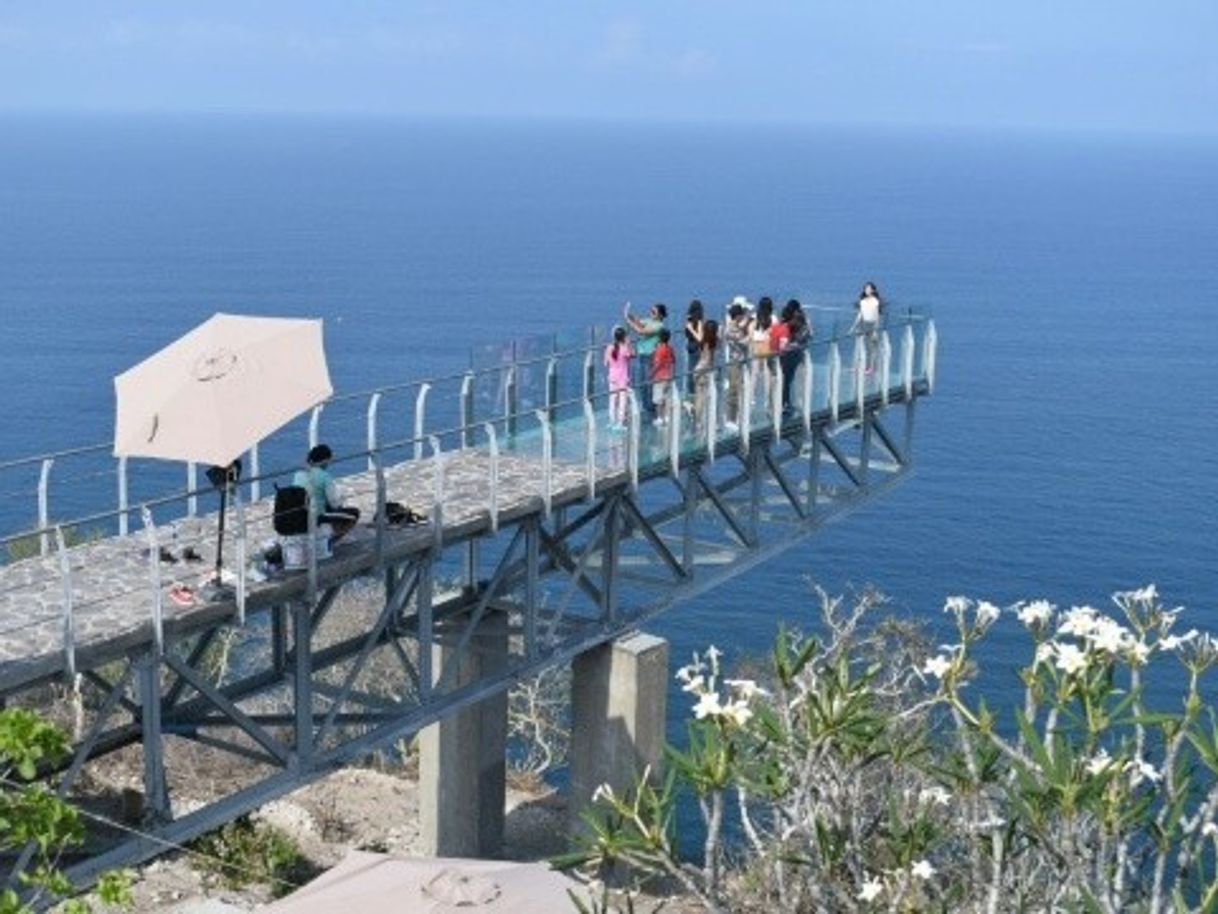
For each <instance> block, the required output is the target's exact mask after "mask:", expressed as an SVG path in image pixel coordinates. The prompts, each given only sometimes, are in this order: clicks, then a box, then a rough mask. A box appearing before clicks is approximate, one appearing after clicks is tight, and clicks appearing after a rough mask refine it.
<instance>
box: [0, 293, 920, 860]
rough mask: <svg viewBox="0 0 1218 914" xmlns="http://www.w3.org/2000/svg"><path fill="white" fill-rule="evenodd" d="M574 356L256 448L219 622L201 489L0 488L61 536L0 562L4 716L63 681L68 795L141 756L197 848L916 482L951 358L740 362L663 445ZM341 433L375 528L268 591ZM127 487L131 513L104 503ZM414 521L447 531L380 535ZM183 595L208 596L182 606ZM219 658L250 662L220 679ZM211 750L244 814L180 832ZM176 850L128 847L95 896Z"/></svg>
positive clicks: (871, 352) (0, 471)
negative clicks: (413, 513) (473, 660)
mask: <svg viewBox="0 0 1218 914" xmlns="http://www.w3.org/2000/svg"><path fill="white" fill-rule="evenodd" d="M563 345H564V344H563V343H562V342H561V341H557V340H550V341H548V343H545V342H543V343H541V344H538V343H537V342H536V341H533V342H531V343H529V344H520V343H517V344H510V345H507V346H504V347H502V348H498V349H497V351H496V352H495V353H494V356H495V358H494V359H493V360H492V359H490V358H488V357H487V355H486V353H483V354H482V355H481V356H480V357H478V358H475V359H474V360H473V364H472V366H471V368H470V369H469V370H467V371H463V372H459V373H455V374H453V375H450V376H446V377H442V378H432V379H428V380H424V381H416V382H411V383H410V384H405V385H399V386H395V387H388V388H380V389H378V390H374V391H368V392H364V393H360V394H353V395H348V396H341V397H336V398H334V399H333V400H331V401H330V402H328V403H327V404H324V406H323V407H319V408H318V409H317V410H315V411H314V412H313V414H312V415H310V416H308V417H305V418H304V419H302V420H301V421H300V422H299V423H296V424H294V425H292V426H289V427H288V428H286V429H285V430H283V431H282V432H281V433H279V434H277V435H276V436H274V437H273V438H272V439H270V440H267V441H264V442H262V443H260V445H259V447H258V448H257V449H255V450H254V451H253V452H251V453H250V454H249V455H247V457H246V461H245V465H246V466H247V467H248V468H249V472H248V474H247V476H246V477H245V478H244V479H243V480H242V482H241V483H240V485H239V486H238V487H237V491H236V492H235V493H234V495H235V496H236V497H235V498H234V503H233V505H232V507H231V509H230V515H229V518H228V530H229V533H230V536H231V539H230V540H229V541H228V544H227V545H226V548H225V555H226V556H228V558H229V561H228V562H227V567H228V568H229V569H230V571H231V576H232V584H233V587H234V597H233V598H232V599H227V600H216V601H213V602H208V601H207V600H206V599H204V589H203V587H202V586H201V585H202V584H203V583H204V582H205V580H206V579H207V578H208V577H209V576H210V568H211V565H212V563H213V561H214V557H215V552H214V550H215V543H216V526H217V524H216V522H217V518H216V515H215V514H214V513H208V512H207V511H206V506H207V504H208V503H209V501H210V500H211V499H213V498H214V493H213V492H212V491H211V490H202V489H199V488H197V487H196V485H195V480H196V479H197V475H198V474H197V469H196V468H195V467H191V466H187V467H184V468H183V467H173V466H165V465H158V464H154V463H152V462H145V461H131V462H130V463H128V462H127V461H123V460H119V461H115V460H113V459H112V458H110V457H108V448H106V447H104V446H99V447H97V448H82V449H77V450H74V451H70V452H60V453H58V454H48V455H40V456H38V457H35V458H29V459H25V460H18V461H10V462H8V463H4V464H0V491H6V492H13V491H16V493H17V494H18V496H19V499H20V505H24V506H25V507H20V508H19V509H18V510H14V509H13V506H12V504H11V503H8V502H6V503H5V504H6V506H7V508H8V513H7V514H5V513H3V512H2V511H0V519H11V518H13V517H15V516H16V517H19V516H20V513H19V512H20V511H25V510H29V508H31V507H32V508H34V509H35V510H36V513H37V516H38V521H37V522H36V523H35V524H34V525H33V526H29V527H26V528H24V529H18V530H17V531H16V532H14V533H12V534H10V535H8V536H7V537H5V538H4V539H3V540H0V543H3V544H4V545H6V546H7V547H8V552H9V557H10V560H9V561H8V562H7V563H6V564H4V565H3V566H0V694H2V695H3V696H4V697H5V699H6V700H7V701H8V702H10V703H15V704H20V703H31V704H38V703H40V702H42V701H43V700H44V698H45V695H46V688H45V687H46V686H47V684H49V683H53V682H56V681H60V682H63V681H66V682H67V684H68V685H69V686H70V689H71V693H72V694H73V695H74V696H75V698H74V699H73V701H74V702H76V708H77V711H76V712H75V716H76V717H77V719H78V721H79V725H78V726H77V728H76V730H77V733H76V735H77V738H78V743H77V746H76V752H75V755H74V756H73V758H72V759H71V760H69V761H68V762H65V764H64V765H63V766H60V767H58V768H55V769H52V768H48V770H47V771H46V772H45V774H46V776H47V777H48V778H57V784H58V785H59V789H60V790H61V792H63V793H65V794H70V793H71V792H72V791H73V790H75V789H76V787H77V785H78V782H79V775H80V774H81V772H82V771H83V770H84V769H85V767H86V766H87V765H88V764H89V763H90V761H92V760H93V759H95V758H97V757H99V756H102V755H105V754H108V753H110V752H113V751H116V750H119V749H122V748H124V747H127V746H138V747H139V748H140V751H141V755H142V760H143V771H144V811H145V818H146V822H147V825H148V827H149V828H151V829H152V832H153V833H154V834H155V835H156V836H158V838H159V839H161V840H169V841H180V840H183V839H185V838H189V837H191V836H193V835H196V834H199V833H201V832H202V831H205V830H207V829H209V828H212V827H214V826H215V825H217V824H219V823H221V822H223V821H226V820H228V819H230V818H232V817H234V816H236V815H238V814H240V813H242V812H245V811H248V810H249V809H252V808H255V807H256V806H258V805H260V804H262V803H264V802H266V801H267V800H268V799H270V798H272V797H275V796H278V795H281V794H283V793H285V792H287V791H290V790H292V789H295V788H296V787H298V786H300V785H301V784H302V783H305V782H307V781H308V780H311V779H313V778H315V777H318V776H320V775H322V774H325V773H326V772H328V771H331V770H333V769H334V768H336V767H338V766H341V765H343V764H345V763H347V762H349V761H351V760H353V759H355V758H358V757H360V756H362V755H364V754H366V753H368V752H370V751H372V750H373V749H376V748H378V747H383V746H386V745H389V744H391V743H392V742H393V741H395V740H397V739H400V738H401V737H402V736H403V735H406V734H409V733H411V732H414V731H416V730H418V729H419V728H420V727H422V726H424V725H426V724H427V723H429V722H432V721H435V720H437V719H439V718H441V717H444V716H445V715H448V714H451V713H454V712H455V711H457V710H460V709H461V708H464V707H466V706H468V705H470V704H471V703H473V702H477V701H479V700H481V699H482V698H485V697H486V696H488V695H492V694H495V693H497V692H502V691H503V690H505V689H507V688H508V687H510V686H511V685H512V683H514V682H517V681H520V680H522V679H524V678H526V677H529V676H532V675H535V674H536V673H538V672H539V671H541V670H543V669H545V668H547V667H549V666H553V665H557V664H562V663H566V662H569V661H570V660H571V659H572V658H573V657H575V656H576V655H578V654H580V653H582V652H583V651H586V650H588V649H590V648H591V647H594V646H596V645H598V644H601V643H604V642H606V641H609V640H612V639H614V638H616V637H618V636H620V635H621V634H623V633H625V632H627V631H629V630H631V629H632V628H635V627H637V626H639V625H640V624H643V623H645V622H646V620H647V619H649V618H651V617H653V616H654V615H656V614H657V613H659V612H662V611H664V610H667V609H668V608H670V607H672V606H674V605H676V604H678V603H680V602H681V601H683V600H688V599H691V598H693V597H695V596H696V595H698V594H700V593H704V592H706V591H707V590H709V589H711V588H713V587H715V586H717V585H718V584H720V583H721V582H723V581H724V580H727V579H728V578H730V577H733V576H735V575H738V574H740V573H742V572H744V571H745V570H747V569H748V568H751V567H754V566H756V565H758V564H760V563H763V562H765V561H766V560H768V559H769V558H771V557H773V556H775V555H777V554H779V553H781V552H783V551H786V550H788V549H791V548H793V547H794V546H796V545H798V544H799V543H801V542H802V541H804V540H805V539H807V538H808V537H810V536H811V535H812V534H814V533H815V531H816V530H817V529H819V528H820V527H821V526H822V525H824V524H826V523H828V522H831V521H834V520H836V519H838V518H840V517H842V516H844V515H845V514H846V513H847V512H848V511H849V510H850V509H851V508H853V507H854V506H855V505H857V504H859V503H860V502H861V501H863V500H865V499H867V498H869V497H871V496H874V495H876V494H878V493H880V492H882V491H884V490H885V489H886V488H888V487H889V486H891V485H893V484H895V483H896V482H898V481H899V480H900V479H902V478H903V477H904V475H905V473H906V472H907V471H908V469H909V467H910V455H911V445H912V433H913V416H914V412H915V405H916V403H917V401H918V400H919V399H920V398H921V397H922V396H924V395H926V394H928V393H930V392H931V391H932V390H933V387H934V379H935V357H936V351H937V338H936V331H935V327H934V323H933V321H931V320H930V319H929V318H928V317H927V316H925V315H920V314H914V313H909V314H906V315H903V316H899V317H892V318H890V319H889V320H888V323H887V327H886V328H885V330H884V332H883V333H882V334H881V335H879V336H878V337H877V338H876V339H874V340H871V341H869V340H866V339H864V338H862V337H860V336H857V335H851V334H849V333H839V334H837V335H827V336H825V337H823V338H821V337H816V338H814V340H813V342H812V344H811V345H810V346H809V348H808V350H807V351H806V352H803V353H801V354H800V356H799V365H798V368H797V370H796V371H795V373H794V379H793V383H792V385H791V389H790V391H788V392H787V393H788V394H789V398H784V391H783V389H782V385H781V377H782V373H781V371H779V370H777V366H776V364H775V363H776V361H777V360H776V359H775V358H773V357H771V358H770V359H761V360H754V359H748V360H745V361H743V362H741V363H737V364H732V363H728V364H725V363H723V362H722V361H721V362H720V363H719V364H717V365H716V366H715V368H714V369H713V370H711V371H709V372H706V373H705V374H703V375H700V376H694V377H690V376H688V375H687V374H683V375H682V376H679V377H678V379H677V380H676V381H675V382H673V385H672V386H673V388H674V389H675V391H679V392H680V394H679V397H678V398H675V399H677V400H679V402H680V403H681V404H682V405H681V406H680V407H679V408H677V409H674V410H673V411H672V412H671V413H670V416H669V421H668V424H667V425H664V426H656V425H654V424H651V423H649V422H646V421H644V416H643V415H642V412H641V410H640V404H641V396H640V393H641V392H640V391H631V392H630V393H629V394H628V411H627V415H628V421H627V422H626V428H625V429H624V430H622V431H613V430H611V429H610V427H609V422H608V400H609V396H610V394H609V392H608V391H606V390H605V389H604V384H603V380H602V372H603V369H602V364H601V359H602V355H603V348H604V347H603V344H602V343H601V342H600V341H598V340H597V339H596V337H595V335H591V334H590V335H588V336H587V337H585V338H584V339H583V340H581V342H580V344H579V345H575V346H571V347H570V348H561V347H562V346H563ZM547 348H548V350H549V351H545V350H546V349H547ZM687 389H696V390H698V391H700V393H699V394H698V395H696V396H690V395H687V394H686V393H685V391H686V390H687ZM784 399H787V401H788V402H787V406H786V407H785V408H784V405H783V404H784ZM729 420H731V421H729ZM395 429H405V430H407V434H404V435H400V436H398V437H396V438H395V437H394V436H393V435H392V431H393V430H395ZM322 440H324V441H326V442H327V443H329V444H330V445H331V446H332V448H333V449H334V451H335V453H336V454H337V455H338V457H337V458H336V459H335V461H334V462H333V464H332V470H333V471H334V472H335V473H336V475H337V476H338V477H339V482H340V488H341V489H342V490H343V492H344V496H345V497H344V500H345V501H347V502H349V503H352V504H356V505H358V506H359V507H360V508H361V511H362V516H363V520H364V521H365V523H363V524H361V526H360V528H358V529H357V531H356V532H355V533H354V534H352V535H351V536H350V537H348V538H347V539H346V540H345V541H343V543H341V544H340V545H339V546H338V547H337V548H336V549H335V550H334V554H333V556H332V557H330V558H324V559H320V558H318V557H317V556H316V555H315V554H314V553H312V552H310V554H309V557H308V562H307V567H305V568H303V569H301V570H299V571H295V572H286V573H283V574H278V575H271V576H265V575H263V574H262V573H261V572H260V571H259V570H258V569H257V568H256V565H255V564H254V563H253V562H252V560H253V558H254V557H256V556H257V554H258V553H259V552H260V550H261V547H262V545H263V544H264V543H266V542H268V541H270V540H271V539H273V536H274V534H273V531H272V525H271V499H270V498H269V494H270V491H271V487H272V485H274V484H279V485H283V484H287V483H290V480H291V476H292V474H293V472H294V471H295V469H296V468H297V465H298V464H299V462H300V459H301V457H302V455H303V453H304V451H305V450H307V447H308V446H309V445H311V444H314V443H317V442H318V441H322ZM265 466H277V467H279V469H275V470H271V471H264V470H263V469H262V468H263V467H265ZM178 474H182V475H178ZM183 476H184V478H185V479H186V481H187V487H186V488H185V489H177V490H175V489H174V479H175V478H176V479H177V480H181V479H182V478H183ZM57 480H58V481H60V486H59V488H56V485H55V484H56V481H57ZM82 480H83V481H86V482H88V483H89V485H88V486H86V487H84V488H85V489H87V491H81V490H80V488H79V487H78V485H75V484H74V483H79V482H81V481H82ZM104 480H112V481H113V487H110V486H108V485H101V484H99V481H104ZM107 491H109V492H111V493H113V498H114V499H115V502H114V503H112V504H101V503H98V501H97V500H98V499H99V498H104V496H105V493H106V492H107ZM31 496H32V497H31ZM88 498H93V499H94V501H93V502H89V501H87V499H88ZM27 499H28V500H27ZM391 501H395V502H399V503H402V504H406V505H409V506H410V507H412V508H414V509H416V510H420V511H422V512H424V513H426V514H427V515H428V517H429V523H427V524H425V525H422V526H419V527H397V526H393V525H391V524H389V523H387V521H386V520H385V517H386V510H385V506H386V504H387V503H388V502H391ZM56 517H58V518H61V520H59V522H55V521H54V520H53V518H56ZM18 526H20V524H19V523H18ZM162 550H164V552H165V553H167V554H168V556H169V558H170V559H171V561H163V560H162ZM189 554H193V555H196V556H198V557H199V558H200V559H201V560H200V561H197V562H191V561H189V560H188V558H187V555H189ZM175 585H185V587H186V588H187V592H189V593H190V594H191V596H192V599H191V600H190V601H189V602H186V603H184V604H182V605H179V603H177V602H174V601H173V600H172V599H171V596H172V595H174V594H177V595H179V596H180V595H181V594H182V592H183V590H182V588H181V587H180V586H175ZM222 643H227V644H229V646H230V648H229V650H230V655H231V657H232V658H233V659H232V662H230V663H229V664H227V666H226V668H225V669H224V670H223V672H222V673H221V674H220V675H215V673H214V670H213V669H212V667H211V666H209V664H208V658H209V657H211V656H212V655H213V654H214V652H215V651H216V650H217V649H218V647H217V646H218V645H220V644H222ZM488 654H489V655H493V656H494V658H495V661H494V663H492V664H490V665H487V664H485V663H483V664H482V665H481V666H480V667H479V668H480V669H481V670H482V671H483V672H482V674H480V675H479V676H478V677H476V678H475V679H474V680H472V681H469V680H468V679H467V678H466V677H465V676H463V674H462V672H461V671H462V670H463V669H464V668H466V667H467V666H468V664H467V663H466V659H465V658H468V657H470V656H473V655H480V656H482V657H483V659H485V657H486V656H487V655H488ZM488 671H489V672H488ZM199 752H206V753H222V754H226V755H228V756H233V757H239V758H241V759H243V760H244V761H245V762H246V763H247V764H245V765H244V767H243V768H242V771H243V775H242V777H240V778H238V779H236V780H235V782H234V783H233V784H232V785H231V792H230V793H229V795H227V796H225V797H224V798H223V799H221V800H219V801H217V802H215V803H213V804H210V805H208V806H206V807H204V808H202V809H197V810H194V811H191V812H189V813H187V814H184V815H182V814H179V813H180V810H177V809H175V806H174V803H173V796H174V793H175V784H176V783H179V782H180V780H181V779H182V778H185V777H189V774H188V772H189V770H190V765H189V764H187V763H186V761H185V760H187V759H191V758H193V756H192V753H199ZM158 849H159V848H158V846H157V845H156V844H155V842H150V841H149V840H147V839H134V840H122V841H118V842H117V843H116V844H115V845H114V846H113V848H112V849H111V850H109V851H107V852H105V853H101V854H96V855H94V856H93V857H91V858H89V859H88V860H86V861H82V862H81V863H80V864H79V865H78V866H77V867H76V868H75V870H74V875H75V876H76V877H77V878H82V879H87V878H89V877H90V876H91V875H92V874H94V873H96V872H97V871H99V870H100V869H103V868H105V867H108V866H113V865H115V864H118V863H129V862H133V861H135V860H138V859H142V858H144V857H147V856H150V855H152V854H154V853H156V852H157V851H158ZM20 862H21V861H18V863H20Z"/></svg>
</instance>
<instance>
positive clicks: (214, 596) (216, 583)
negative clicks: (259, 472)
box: [202, 460, 241, 603]
mask: <svg viewBox="0 0 1218 914" xmlns="http://www.w3.org/2000/svg"><path fill="white" fill-rule="evenodd" d="M240 479H241V461H240V460H234V461H233V462H232V463H230V464H229V465H228V466H226V467H220V466H214V467H210V468H209V469H208V470H207V481H208V482H210V483H211V484H212V485H213V486H214V487H215V488H217V489H219V490H220V531H219V538H218V540H217V542H216V571H215V575H214V576H213V577H212V579H211V580H210V581H208V582H207V583H206V584H205V585H204V586H203V591H202V596H203V598H204V599H205V600H206V601H207V602H209V603H222V602H226V601H229V600H235V599H236V598H237V592H236V591H235V590H234V589H233V588H232V587H231V586H230V585H228V584H225V583H224V577H223V569H224V518H225V515H226V514H227V513H228V493H229V490H230V489H231V488H233V487H234V486H236V485H237V482H238V481H239V480H240Z"/></svg>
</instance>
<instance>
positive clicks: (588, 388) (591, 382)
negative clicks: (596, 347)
mask: <svg viewBox="0 0 1218 914" xmlns="http://www.w3.org/2000/svg"><path fill="white" fill-rule="evenodd" d="M594 393H596V358H595V352H594V351H593V350H592V349H589V350H588V351H587V352H585V353H584V399H585V400H591V399H592V395H593V394H594Z"/></svg>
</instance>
